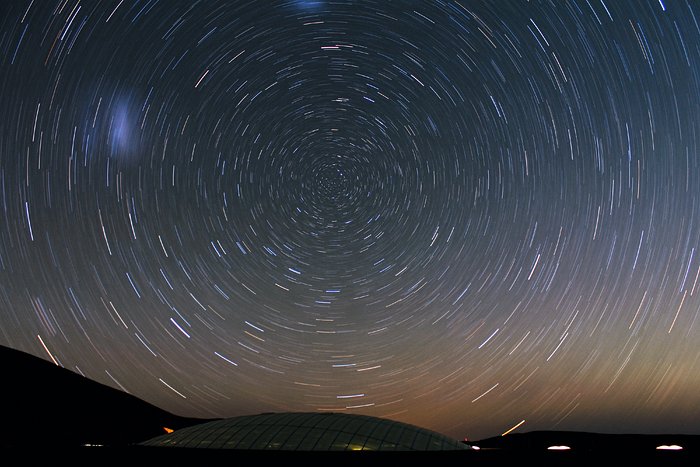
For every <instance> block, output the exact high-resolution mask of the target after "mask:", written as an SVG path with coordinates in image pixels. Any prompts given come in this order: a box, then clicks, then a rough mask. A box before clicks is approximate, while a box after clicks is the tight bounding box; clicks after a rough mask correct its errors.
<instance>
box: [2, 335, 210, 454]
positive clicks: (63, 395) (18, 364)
mask: <svg viewBox="0 0 700 467" xmlns="http://www.w3.org/2000/svg"><path fill="white" fill-rule="evenodd" d="M0 369H1V370H2V379H1V381H2V383H1V384H0V397H1V400H2V402H3V406H4V407H3V409H2V423H0V447H9V446H29V445H34V446H36V445H42V446H46V445H49V446H63V447H66V446H79V445H84V444H102V445H110V446H122V445H126V444H131V443H136V442H139V441H144V440H146V439H149V438H152V437H154V436H157V435H161V434H163V433H164V432H165V431H164V427H168V428H172V429H178V428H183V427H185V426H190V425H194V424H197V423H202V422H205V421H208V420H204V419H195V418H186V417H180V416H178V415H174V414H172V413H170V412H166V411H165V410H162V409H160V408H158V407H156V406H154V405H151V404H149V403H147V402H145V401H143V400H141V399H139V398H137V397H134V396H132V395H130V394H127V393H125V392H122V391H119V390H116V389H114V388H111V387H109V386H105V385H103V384H100V383H97V382H95V381H92V380H90V379H88V378H85V377H83V376H81V375H79V374H77V373H73V372H72V371H69V370H67V369H65V368H61V367H59V366H56V365H54V364H53V363H50V362H48V361H45V360H42V359H41V358H38V357H35V356H33V355H30V354H27V353H25V352H21V351H19V350H14V349H11V348H8V347H4V346H0Z"/></svg>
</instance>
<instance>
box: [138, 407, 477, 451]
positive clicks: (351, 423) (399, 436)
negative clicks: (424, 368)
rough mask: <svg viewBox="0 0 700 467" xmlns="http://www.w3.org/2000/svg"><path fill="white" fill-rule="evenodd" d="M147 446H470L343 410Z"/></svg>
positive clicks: (255, 420)
mask: <svg viewBox="0 0 700 467" xmlns="http://www.w3.org/2000/svg"><path fill="white" fill-rule="evenodd" d="M141 444H142V445H145V446H159V447H182V448H210V449H242V450H279V451H449V450H464V449H468V447H467V446H465V445H464V444H462V443H460V442H458V441H456V440H453V439H450V438H448V437H446V436H444V435H441V434H440V433H436V432H434V431H430V430H426V429H423V428H419V427H417V426H414V425H409V424H406V423H401V422H395V421H393V420H387V419H382V418H377V417H369V416H366V415H354V414H345V413H268V414H260V415H249V416H242V417H234V418H228V419H223V420H216V421H212V422H207V423H203V424H200V425H194V426H191V427H187V428H183V429H180V430H177V431H175V432H173V433H170V434H167V435H162V436H158V437H156V438H153V439H151V440H148V441H145V442H143V443H141Z"/></svg>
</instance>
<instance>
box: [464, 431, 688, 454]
mask: <svg viewBox="0 0 700 467" xmlns="http://www.w3.org/2000/svg"><path fill="white" fill-rule="evenodd" d="M469 444H472V445H475V446H479V447H480V448H482V449H500V450H506V451H517V452H522V453H526V452H533V451H534V452H544V451H546V450H547V448H549V447H550V446H569V447H570V448H571V450H572V451H575V452H578V453H581V452H591V453H595V452H615V451H618V452H648V453H654V451H655V450H656V447H657V446H661V445H667V446H670V445H673V444H676V445H679V446H682V447H683V451H685V452H693V453H698V452H700V435H673V434H659V435H640V434H603V433H586V432H577V431H531V432H528V433H513V434H509V435H506V436H496V437H493V438H487V439H483V440H481V441H475V442H473V443H472V442H470V443H469Z"/></svg>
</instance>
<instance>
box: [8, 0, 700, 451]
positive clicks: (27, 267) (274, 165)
mask: <svg viewBox="0 0 700 467" xmlns="http://www.w3.org/2000/svg"><path fill="white" fill-rule="evenodd" d="M0 109H1V110H0V111H1V112H2V114H1V115H2V117H1V118H0V344H3V345H7V346H10V347H13V348H17V349H20V350H24V351H27V352H30V353H32V354H34V355H37V356H39V357H42V358H45V359H47V360H53V361H54V362H56V363H57V364H59V365H61V366H64V367H65V368H68V369H70V370H73V371H76V372H79V373H81V374H83V375H85V376H87V377H89V378H91V379H94V380H97V381H99V382H101V383H104V384H108V385H111V386H113V387H115V388H121V389H123V390H125V391H128V392H130V393H131V394H133V395H135V396H138V397H140V398H143V399H145V400H147V401H149V402H151V403H153V404H156V405H158V406H160V407H162V408H164V409H167V410H170V411H172V412H174V413H177V414H180V415H188V416H199V417H225V416H235V415H243V414H252V413H258V412H266V411H267V412H269V411H347V412H351V413H363V414H369V415H376V416H382V417H389V418H393V419H396V420H401V421H405V422H409V423H414V424H417V425H421V426H424V427H426V428H430V429H433V430H437V431H441V432H443V433H446V434H448V435H451V436H455V437H460V438H462V437H465V436H467V437H469V438H470V439H475V438H481V437H487V436H494V435H499V434H501V433H503V432H504V431H506V430H508V429H509V428H511V427H513V426H515V425H516V424H518V423H520V422H521V421H523V420H524V421H525V422H524V423H522V425H520V426H519V428H518V429H517V430H518V431H520V432H523V431H532V430H537V429H556V430H565V429H573V430H588V431H600V432H634V433H644V432H647V433H653V432H658V433H665V432H666V433H667V432H685V433H700V418H699V417H698V415H697V409H698V407H700V318H699V316H698V315H699V314H700V4H698V3H695V2H692V1H682V0H649V1H641V0H640V1H629V2H628V1H618V0H605V1H603V0H582V1H551V2H544V1H543V2H537V1H531V2H527V1H502V0H498V1H492V2H481V1H479V2H475V1H470V0H461V1H459V2H457V1H447V0H444V1H440V0H434V1H397V2H387V1H384V0H376V1H369V0H367V1H366V0H357V1H346V0H336V1H277V2H273V1H230V2H225V1H198V2H197V1H174V0H149V1H137V0H105V1H78V0H59V1H43V0H26V1H25V0H23V1H18V0H17V1H16V0H3V1H2V2H1V3H0ZM3 384H11V382H4V383H3ZM53 397H56V396H55V395H53V394H52V393H51V389H50V387H49V386H47V398H53ZM55 403H57V404H60V399H56V401H55Z"/></svg>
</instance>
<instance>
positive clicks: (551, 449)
mask: <svg viewBox="0 0 700 467" xmlns="http://www.w3.org/2000/svg"><path fill="white" fill-rule="evenodd" d="M569 449H571V448H570V447H569V446H550V447H548V448H547V450H548V451H568V450H569Z"/></svg>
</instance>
